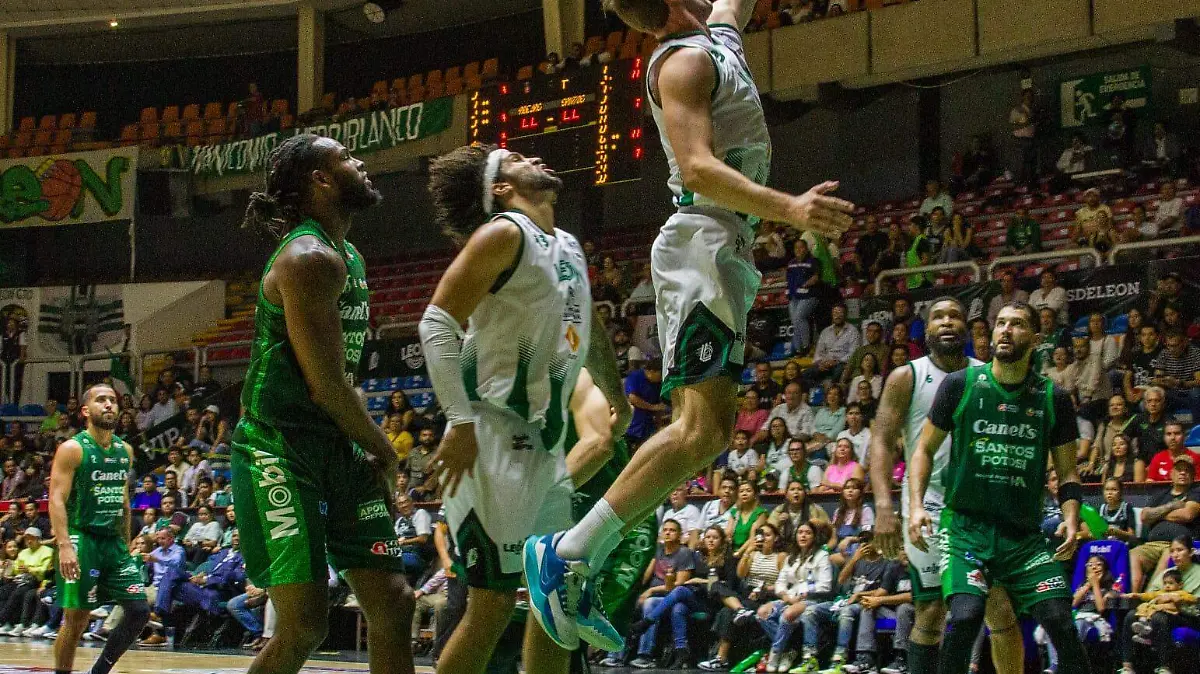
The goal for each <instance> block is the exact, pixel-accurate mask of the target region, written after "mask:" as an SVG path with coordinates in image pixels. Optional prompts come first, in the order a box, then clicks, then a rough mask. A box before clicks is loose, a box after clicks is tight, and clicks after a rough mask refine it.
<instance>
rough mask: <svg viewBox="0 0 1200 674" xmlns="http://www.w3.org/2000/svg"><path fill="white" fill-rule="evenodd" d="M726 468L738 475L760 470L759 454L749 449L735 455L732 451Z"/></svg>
mask: <svg viewBox="0 0 1200 674" xmlns="http://www.w3.org/2000/svg"><path fill="white" fill-rule="evenodd" d="M725 467H726V468H728V469H729V470H732V471H735V472H737V473H739V474H740V473H743V472H745V471H747V470H757V469H758V452H756V451H754V450H753V449H747V450H746V451H744V452H742V453H741V454H734V453H733V451H732V450H730V452H729V457H728V459H726V464H725Z"/></svg>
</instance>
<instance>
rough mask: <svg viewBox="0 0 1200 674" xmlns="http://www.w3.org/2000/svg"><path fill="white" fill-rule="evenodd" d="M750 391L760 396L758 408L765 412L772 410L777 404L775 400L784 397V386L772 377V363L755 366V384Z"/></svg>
mask: <svg viewBox="0 0 1200 674" xmlns="http://www.w3.org/2000/svg"><path fill="white" fill-rule="evenodd" d="M748 391H754V392H755V393H757V394H758V406H759V407H761V408H763V409H765V410H770V409H771V408H772V407H774V406H775V405H776V404H777V403H776V402H775V398H776V397H780V396H782V395H783V386H781V385H780V384H779V382H777V381H775V379H774V378H773V377H772V376H771V364H770V363H756V364H755V365H754V383H753V384H751V385H750V388H749V389H748Z"/></svg>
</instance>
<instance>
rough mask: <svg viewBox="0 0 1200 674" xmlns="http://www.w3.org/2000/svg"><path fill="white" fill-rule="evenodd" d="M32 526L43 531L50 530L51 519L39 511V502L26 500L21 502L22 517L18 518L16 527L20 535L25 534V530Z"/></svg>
mask: <svg viewBox="0 0 1200 674" xmlns="http://www.w3.org/2000/svg"><path fill="white" fill-rule="evenodd" d="M31 528H33V529H37V530H38V531H42V532H46V531H50V520H49V519H47V518H46V516H45V515H43V514H41V513H40V512H38V504H37V503H35V502H33V501H26V502H25V503H23V504H21V519H19V520H17V525H16V527H15V529H16V533H17V535H18V536H23V535H25V531H27V530H28V529H31Z"/></svg>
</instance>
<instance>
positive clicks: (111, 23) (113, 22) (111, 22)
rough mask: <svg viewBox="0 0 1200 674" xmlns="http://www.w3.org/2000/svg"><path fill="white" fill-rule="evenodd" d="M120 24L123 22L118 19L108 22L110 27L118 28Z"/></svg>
mask: <svg viewBox="0 0 1200 674" xmlns="http://www.w3.org/2000/svg"><path fill="white" fill-rule="evenodd" d="M119 25H121V24H120V22H118V21H117V20H116V19H113V20H112V21H109V22H108V27H109V28H116V27H117V26H119Z"/></svg>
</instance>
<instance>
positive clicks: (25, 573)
mask: <svg viewBox="0 0 1200 674" xmlns="http://www.w3.org/2000/svg"><path fill="white" fill-rule="evenodd" d="M21 540H22V542H23V543H24V546H25V547H24V548H23V549H22V550H21V552H20V553H18V554H17V559H16V561H15V562H13V566H12V573H13V574H14V575H13V578H14V584H15V585H14V587H13V589H12V591H11V593H10V594H9V596H8V601H7V602H5V603H4V606H3V608H0V624H2V626H0V636H13V637H15V636H20V635H21V633H22V632H24V631H25V630H27V629H29V628H31V627H33V626H34V625H33V618H34V613H35V612H36V611H37V608H38V589H39V587H40V586H41V584H42V582H43V581H45V580H46V579H47V578H48V577H52V575H51V574H52V572H53V570H54V548H53V547H51V546H49V545H42V531H41V530H40V529H38V528H37V527H29V528H28V529H26V530H25V532H24V533H23V534H22V535H21Z"/></svg>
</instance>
